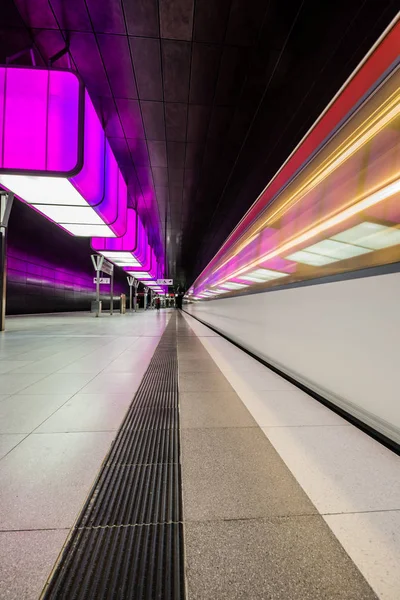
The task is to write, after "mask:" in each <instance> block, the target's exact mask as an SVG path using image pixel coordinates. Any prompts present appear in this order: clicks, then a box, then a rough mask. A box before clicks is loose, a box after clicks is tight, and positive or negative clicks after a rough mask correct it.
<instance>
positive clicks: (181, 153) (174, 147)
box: [167, 142, 186, 169]
mask: <svg viewBox="0 0 400 600" xmlns="http://www.w3.org/2000/svg"><path fill="white" fill-rule="evenodd" d="M167 149H168V167H169V168H170V169H183V168H184V166H185V150H186V144H184V143H183V142H167Z"/></svg>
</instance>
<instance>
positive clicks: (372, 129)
mask: <svg viewBox="0 0 400 600" xmlns="http://www.w3.org/2000/svg"><path fill="white" fill-rule="evenodd" d="M399 114H400V92H399V90H397V91H396V92H394V93H393V94H392V95H391V96H389V98H388V99H387V100H386V101H385V102H384V103H383V104H382V105H381V106H380V107H379V108H377V109H376V110H375V111H373V112H372V113H371V114H370V115H369V116H368V118H366V119H365V121H364V122H363V123H361V124H360V125H359V126H358V127H357V128H356V129H355V130H354V132H353V133H352V135H351V136H349V138H347V139H346V140H345V141H344V142H342V143H341V144H340V145H339V146H338V148H336V149H335V151H334V152H332V153H331V154H330V155H329V156H328V157H327V158H326V159H325V161H324V162H323V163H322V164H321V165H320V167H319V168H318V169H317V170H316V171H314V173H313V174H311V175H310V177H308V178H307V179H306V181H305V182H304V183H303V185H301V186H300V187H299V188H298V189H297V190H296V192H295V193H294V194H293V195H292V196H290V197H289V198H288V199H287V200H286V201H285V202H283V203H282V204H281V205H280V206H277V208H276V209H275V211H273V212H271V213H270V214H268V215H267V216H266V218H265V219H264V220H263V221H262V222H261V223H259V224H257V223H255V224H254V225H253V230H252V231H251V232H249V234H250V238H248V239H246V240H244V241H243V242H242V244H240V245H239V246H238V247H237V249H236V250H235V251H232V252H233V253H231V254H230V256H229V257H228V258H227V259H226V260H225V261H224V262H223V263H222V264H221V265H220V266H218V268H217V269H215V270H214V273H216V272H218V271H219V269H221V268H222V267H224V266H225V265H226V264H227V263H228V262H229V261H230V260H231V259H232V258H233V257H235V256H237V255H238V254H239V253H240V252H241V251H242V250H244V248H246V246H248V245H249V244H250V243H251V242H252V241H253V240H254V239H255V237H256V235H257V234H258V233H260V232H261V231H262V230H263V229H264V228H265V227H266V226H267V225H268V224H270V223H271V221H273V220H274V219H277V218H279V217H280V215H281V213H282V212H283V211H284V210H285V209H286V208H287V207H288V205H289V204H290V205H291V207H293V206H295V205H296V204H297V203H298V202H300V201H301V200H303V198H304V197H305V196H306V195H307V194H308V193H310V192H311V191H312V190H313V189H315V187H317V185H319V184H321V183H322V182H323V181H324V180H325V179H326V178H327V177H328V176H329V175H331V174H332V173H333V172H334V171H335V170H336V169H337V168H338V167H340V166H341V165H342V164H343V163H344V162H346V161H347V160H348V159H349V158H350V157H351V156H353V155H354V154H355V153H356V152H358V150H360V149H361V148H362V147H363V146H365V145H366V144H367V143H368V142H369V141H370V140H371V139H372V138H373V137H375V136H376V135H377V134H378V133H379V132H380V131H382V130H383V129H384V128H385V127H386V126H387V125H389V123H390V122H391V121H393V120H394V119H395V118H396V117H398V115H399ZM338 154H339V155H338ZM282 193H284V191H283V192H281V194H282ZM281 194H279V195H281ZM278 197H279V196H278ZM275 201H276V200H275ZM254 227H255V229H254Z"/></svg>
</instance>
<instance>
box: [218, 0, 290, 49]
mask: <svg viewBox="0 0 400 600" xmlns="http://www.w3.org/2000/svg"><path fill="white" fill-rule="evenodd" d="M269 4H270V3H269V2H265V0H253V1H252V2H243V0H232V5H231V11H230V15H229V21H228V28H227V32H226V38H225V41H226V43H227V44H233V45H235V46H252V45H254V44H255V42H256V41H257V38H258V35H259V33H260V30H261V27H262V25H263V23H264V16H265V15H266V13H267V11H268V7H269ZM299 4H300V3H293V6H294V7H296V8H297V7H298V6H299ZM284 6H285V10H286V8H288V6H286V3H285V5H284ZM289 22H290V20H289V19H288V23H289Z"/></svg>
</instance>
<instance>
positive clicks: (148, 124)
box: [140, 101, 165, 140]
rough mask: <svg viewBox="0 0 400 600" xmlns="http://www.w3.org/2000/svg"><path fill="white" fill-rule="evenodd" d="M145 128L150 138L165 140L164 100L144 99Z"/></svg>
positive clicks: (142, 106) (142, 103) (141, 104)
mask: <svg viewBox="0 0 400 600" xmlns="http://www.w3.org/2000/svg"><path fill="white" fill-rule="evenodd" d="M140 106H141V108H142V116H143V123H144V130H145V133H146V138H147V139H148V140H165V120H164V104H163V102H149V101H142V102H141V103H140Z"/></svg>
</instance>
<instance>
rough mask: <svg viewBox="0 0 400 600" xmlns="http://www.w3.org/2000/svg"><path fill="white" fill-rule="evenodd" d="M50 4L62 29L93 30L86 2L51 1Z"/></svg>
mask: <svg viewBox="0 0 400 600" xmlns="http://www.w3.org/2000/svg"><path fill="white" fill-rule="evenodd" d="M50 4H51V6H52V7H53V11H54V13H55V15H56V18H57V21H58V24H59V26H60V27H61V29H74V30H75V31H91V30H92V26H91V23H90V18H89V13H88V11H87V9H86V4H85V0H68V1H67V2H66V1H65V0H50Z"/></svg>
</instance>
